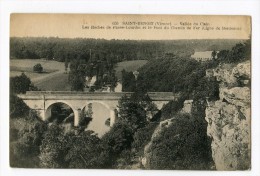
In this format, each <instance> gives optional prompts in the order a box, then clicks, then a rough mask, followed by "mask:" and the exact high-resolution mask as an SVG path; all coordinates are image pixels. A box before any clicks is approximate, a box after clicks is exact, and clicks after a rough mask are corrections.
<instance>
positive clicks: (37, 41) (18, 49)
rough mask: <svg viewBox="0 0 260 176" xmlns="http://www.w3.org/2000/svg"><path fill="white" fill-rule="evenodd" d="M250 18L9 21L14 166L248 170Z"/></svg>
mask: <svg viewBox="0 0 260 176" xmlns="http://www.w3.org/2000/svg"><path fill="white" fill-rule="evenodd" d="M251 30H252V26H251V17H250V16H245V15H244V16H242V15H144V14H142V15H141V14H139V15H138V14H135V15H133V14H122V15H120V14H70V13H63V14H58V13H12V14H11V15H10V55H9V59H10V65H9V69H10V71H9V73H10V74H9V75H10V95H9V97H10V98H9V99H10V102H9V104H10V105H9V108H10V120H9V161H10V163H9V164H10V167H12V168H57V169H58V168H59V169H65V168H69V169H120V170H122V169H124V170H202V171H205V170H206V171H241V170H243V171H244V170H247V171H248V170H251V38H252V35H251Z"/></svg>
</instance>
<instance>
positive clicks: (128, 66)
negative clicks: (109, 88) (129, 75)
mask: <svg viewBox="0 0 260 176" xmlns="http://www.w3.org/2000/svg"><path fill="white" fill-rule="evenodd" d="M146 63H147V60H133V61H124V62H119V63H118V64H117V66H116V69H115V70H116V76H117V78H118V79H120V80H122V70H123V69H125V71H127V72H130V71H135V70H137V69H138V68H140V67H142V66H144V65H145V64H146Z"/></svg>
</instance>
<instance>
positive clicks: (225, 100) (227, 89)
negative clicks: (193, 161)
mask: <svg viewBox="0 0 260 176" xmlns="http://www.w3.org/2000/svg"><path fill="white" fill-rule="evenodd" d="M213 76H215V77H216V79H217V81H219V97H220V100H218V101H215V102H210V103H209V106H208V107H207V108H206V117H205V118H206V121H207V122H208V127H207V134H208V136H210V137H211V138H212V144H211V148H212V157H213V160H214V162H215V166H216V169H217V170H245V169H250V160H251V156H250V153H251V152H250V148H251V147H250V138H251V136H250V122H251V119H250V107H251V106H250V104H251V99H250V79H251V77H250V61H246V62H243V63H239V64H223V65H219V66H218V67H217V68H216V69H214V70H213Z"/></svg>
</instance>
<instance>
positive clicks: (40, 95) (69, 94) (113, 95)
mask: <svg viewBox="0 0 260 176" xmlns="http://www.w3.org/2000/svg"><path fill="white" fill-rule="evenodd" d="M132 94H133V92H74V91H27V92H26V94H20V95H18V96H19V97H20V98H22V99H30V100H39V99H48V100H55V99H62V100H67V99H74V100H119V99H120V98H121V97H122V96H124V95H126V96H131V95H132ZM148 95H149V97H150V98H151V99H152V101H171V100H176V98H178V96H176V95H175V94H173V93H172V92H148Z"/></svg>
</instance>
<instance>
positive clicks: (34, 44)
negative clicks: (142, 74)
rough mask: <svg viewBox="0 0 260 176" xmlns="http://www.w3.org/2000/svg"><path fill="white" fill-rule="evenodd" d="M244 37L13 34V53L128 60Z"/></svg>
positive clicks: (216, 46) (219, 45)
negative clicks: (119, 37)
mask: <svg viewBox="0 0 260 176" xmlns="http://www.w3.org/2000/svg"><path fill="white" fill-rule="evenodd" d="M238 42H241V40H169V41H167V40H164V41H159V40H158V41H147V40H140V41H137V40H105V39H83V38H76V39H66V38H43V37H42V38H37V37H36V38H33V37H24V38H17V37H12V38H10V57H11V59H12V58H15V59H40V58H45V59H55V60H57V61H62V62H63V61H65V59H67V60H68V61H69V60H71V59H85V60H86V61H88V60H89V59H90V58H91V57H92V56H93V55H98V56H97V57H101V58H102V57H111V58H112V59H113V60H114V62H120V61H125V60H139V59H142V60H151V59H154V58H160V57H161V56H163V55H164V53H173V54H174V55H178V56H180V57H185V56H186V57H187V56H190V55H192V54H193V53H194V52H195V51H206V50H209V51H210V50H217V51H219V50H224V49H231V47H232V46H234V45H235V44H236V43H238Z"/></svg>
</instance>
